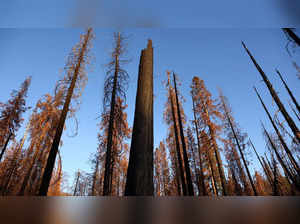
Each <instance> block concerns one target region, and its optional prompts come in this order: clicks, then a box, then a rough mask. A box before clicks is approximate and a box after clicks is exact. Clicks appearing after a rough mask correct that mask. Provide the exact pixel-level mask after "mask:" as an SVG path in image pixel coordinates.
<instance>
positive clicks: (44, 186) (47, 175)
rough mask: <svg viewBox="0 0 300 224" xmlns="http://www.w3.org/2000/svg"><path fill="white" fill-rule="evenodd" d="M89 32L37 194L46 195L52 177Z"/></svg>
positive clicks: (87, 35)
mask: <svg viewBox="0 0 300 224" xmlns="http://www.w3.org/2000/svg"><path fill="white" fill-rule="evenodd" d="M91 32H92V29H88V32H87V34H86V36H85V39H84V43H83V45H82V48H81V50H80V54H79V58H78V61H77V63H76V67H75V70H74V74H73V77H72V81H71V84H70V87H69V89H68V93H67V97H66V101H65V104H64V107H63V110H62V112H61V115H60V119H59V123H58V126H57V129H56V133H55V136H54V139H53V142H52V146H51V149H50V152H49V156H48V160H47V165H46V168H45V170H44V174H43V178H42V183H41V186H40V189H39V193H38V195H39V196H47V192H48V188H49V184H50V180H51V177H52V171H53V169H54V165H55V159H56V155H57V152H58V147H59V142H60V139H61V135H62V132H63V128H64V125H65V121H66V117H67V113H68V111H69V105H70V102H71V98H72V95H73V91H74V88H75V85H76V81H77V78H78V75H79V72H80V69H81V64H82V63H83V60H84V55H85V53H86V49H87V45H88V41H89V39H90V35H91Z"/></svg>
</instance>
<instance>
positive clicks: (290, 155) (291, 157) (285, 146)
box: [254, 87, 300, 177]
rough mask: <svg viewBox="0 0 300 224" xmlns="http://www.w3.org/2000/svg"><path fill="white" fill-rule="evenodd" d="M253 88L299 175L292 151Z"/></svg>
mask: <svg viewBox="0 0 300 224" xmlns="http://www.w3.org/2000/svg"><path fill="white" fill-rule="evenodd" d="M254 90H255V92H256V95H257V96H258V98H259V100H260V102H261V104H262V106H263V108H264V110H265V112H266V113H267V115H268V118H269V120H270V121H271V123H272V126H273V128H274V129H275V132H276V134H277V136H278V138H279V140H280V143H281V145H282V146H283V148H284V150H285V152H286V153H287V155H288V158H289V159H290V161H291V163H292V164H293V166H294V168H295V170H296V172H297V174H298V176H299V177H300V168H299V165H298V163H297V161H296V160H295V158H294V156H293V155H292V152H291V151H290V149H289V148H288V146H287V144H286V143H285V141H284V139H283V137H282V135H281V134H280V132H279V130H278V128H277V126H276V125H275V123H274V121H273V119H272V117H271V115H270V113H269V111H268V109H267V107H266V106H265V104H264V102H263V100H262V98H261V96H260V95H259V93H258V92H257V90H256V88H255V87H254Z"/></svg>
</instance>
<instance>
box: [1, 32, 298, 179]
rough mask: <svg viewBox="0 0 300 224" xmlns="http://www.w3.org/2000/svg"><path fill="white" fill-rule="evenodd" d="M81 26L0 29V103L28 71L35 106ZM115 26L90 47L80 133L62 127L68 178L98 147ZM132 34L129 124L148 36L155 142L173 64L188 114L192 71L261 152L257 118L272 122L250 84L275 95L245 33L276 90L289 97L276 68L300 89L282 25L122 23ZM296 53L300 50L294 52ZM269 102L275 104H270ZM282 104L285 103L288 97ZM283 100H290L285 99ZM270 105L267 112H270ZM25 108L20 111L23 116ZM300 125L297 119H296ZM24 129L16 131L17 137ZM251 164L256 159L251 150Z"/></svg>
mask: <svg viewBox="0 0 300 224" xmlns="http://www.w3.org/2000/svg"><path fill="white" fill-rule="evenodd" d="M83 32H84V29H71V28H65V29H46V28H45V29H4V28H3V29H0V36H1V41H0V49H1V51H0V76H1V77H2V80H3V81H2V82H1V88H0V102H5V101H7V100H8V98H9V94H10V92H11V90H12V89H16V88H19V86H20V84H21V82H22V81H23V80H24V79H25V78H26V77H27V76H28V75H31V76H32V84H31V86H30V89H29V93H28V98H27V105H29V106H34V105H35V103H36V101H37V100H38V99H39V98H40V97H41V96H42V95H43V94H45V93H49V92H50V93H53V89H54V85H55V82H56V81H57V80H58V78H59V70H60V69H62V68H63V67H64V63H65V60H66V57H67V55H68V53H69V52H70V50H71V48H72V47H73V46H74V44H76V43H77V42H78V40H79V35H80V34H81V33H83ZM113 32H114V30H113V29H104V28H96V29H95V35H96V38H95V40H94V41H93V45H94V47H93V49H92V53H93V55H94V57H95V60H94V61H93V69H92V71H91V72H89V73H88V78H89V81H88V84H87V86H86V88H85V90H84V93H83V96H82V102H83V103H82V104H81V107H80V110H79V111H78V112H77V114H76V116H77V119H78V121H79V133H78V135H77V136H76V137H74V138H70V137H68V136H67V135H66V134H72V129H74V125H73V123H72V122H71V121H69V122H68V123H67V125H68V130H67V131H66V132H65V133H64V134H63V138H62V140H63V142H64V144H63V146H62V148H61V153H62V159H63V168H64V171H66V172H67V173H68V174H69V176H70V177H71V178H72V177H73V174H74V172H75V171H76V170H77V169H78V168H79V169H83V170H86V171H89V169H90V165H89V164H88V158H89V155H90V154H91V153H93V152H95V151H96V148H97V132H98V128H97V124H98V123H99V120H97V119H96V118H97V117H98V116H99V115H100V113H101V111H102V96H103V82H104V77H105V67H104V64H105V63H107V62H108V60H109V51H110V50H111V46H112V37H113ZM123 32H124V34H125V35H129V36H130V39H129V42H128V45H129V48H128V58H131V59H132V61H131V63H130V64H128V65H126V66H125V69H126V70H127V71H128V73H129V75H130V85H129V89H128V94H127V103H128V104H129V106H128V109H127V113H128V121H129V123H130V126H132V123H133V116H134V109H135V108H134V102H135V96H136V84H137V74H138V63H139V56H140V51H141V49H143V48H145V47H146V44H147V39H148V38H151V39H152V41H153V47H154V81H155V85H154V94H155V101H154V130H155V133H154V141H155V146H157V145H158V144H159V141H161V140H162V139H163V138H165V136H166V133H167V127H166V126H165V124H164V122H163V111H164V104H165V102H166V91H165V88H164V86H163V85H162V81H163V80H165V79H166V73H165V71H166V70H167V69H169V70H174V71H175V72H176V73H177V74H178V75H179V78H180V80H181V82H182V85H181V86H180V87H179V89H180V91H181V93H182V94H183V96H184V97H185V99H186V102H185V103H184V108H185V113H186V115H187V117H188V119H189V120H190V119H192V114H191V112H192V111H191V108H192V105H191V97H190V88H189V87H190V85H191V81H192V78H193V76H195V75H197V76H199V77H200V78H201V79H203V80H204V81H205V84H206V86H207V88H208V89H209V90H210V91H211V93H212V95H213V97H217V96H218V92H217V87H220V88H221V89H222V90H223V93H224V95H226V96H227V97H228V99H229V102H230V104H231V106H232V109H233V113H234V117H235V118H236V121H237V122H239V124H240V126H241V127H242V129H243V130H244V131H246V132H247V133H248V134H249V137H250V138H251V139H252V141H253V143H254V144H255V146H256V147H257V150H258V151H259V153H260V154H262V153H263V152H264V150H265V149H264V148H265V147H264V145H265V143H264V140H263V138H262V134H261V127H260V123H259V122H260V120H262V121H263V122H264V124H266V126H267V127H268V129H269V130H271V126H270V125H269V121H268V120H267V117H266V115H265V113H264V111H263V108H262V107H261V105H260V103H259V101H258V99H257V97H256V95H255V93H254V91H253V89H252V86H253V85H255V86H256V87H257V88H258V90H259V92H260V93H261V95H262V96H263V99H264V100H265V103H266V104H267V105H268V106H269V108H271V107H272V100H271V97H270V95H269V93H268V92H267V88H266V86H265V84H264V83H263V82H261V81H260V80H261V79H260V76H259V74H258V72H257V71H256V69H255V67H254V66H253V64H252V62H251V61H250V58H249V57H248V55H247V54H246V52H245V51H244V49H243V48H242V45H241V40H243V41H244V42H245V43H246V45H247V46H248V48H249V50H250V51H251V52H252V53H253V55H254V57H255V58H256V59H257V61H258V63H260V65H261V66H262V67H263V69H264V71H265V72H266V74H267V75H268V77H269V79H270V80H271V82H272V83H273V86H274V87H275V88H276V90H277V91H278V92H279V95H280V97H281V99H282V100H283V102H285V103H287V102H288V100H290V99H289V97H288V95H287V93H286V91H285V89H284V88H283V86H282V84H281V82H280V80H279V78H278V77H277V76H276V74H275V71H274V69H275V68H277V69H279V71H281V73H282V75H283V76H284V78H285V80H286V81H287V83H288V85H289V87H290V88H291V89H292V91H293V92H294V94H295V96H296V98H297V99H298V96H299V93H300V92H299V80H298V79H297V77H296V70H295V69H294V67H293V66H292V59H293V60H297V61H299V56H298V57H294V58H291V57H290V56H289V55H288V53H287V52H286V49H285V45H286V38H285V36H284V34H283V33H282V31H281V30H280V29H162V28H151V29H138V28H135V29H123ZM298 55H299V54H298ZM273 105H274V104H273ZM286 105H287V104H286ZM287 106H288V105H287ZM274 108H276V107H275V105H274V106H273V109H271V111H272V112H274ZM28 115H29V113H26V115H25V118H26V120H25V123H23V126H24V125H25V124H26V122H27V118H28ZM298 124H299V123H298ZM22 134H23V129H21V130H20V132H19V135H18V137H19V138H20V137H21V136H22ZM252 158H253V161H254V164H253V165H254V166H257V165H258V164H257V162H256V158H255V157H252Z"/></svg>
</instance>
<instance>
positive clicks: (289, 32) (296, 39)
mask: <svg viewBox="0 0 300 224" xmlns="http://www.w3.org/2000/svg"><path fill="white" fill-rule="evenodd" d="M282 30H283V32H284V33H285V34H286V35H287V36H288V37H289V38H290V39H292V40H293V41H294V42H295V43H296V44H297V45H298V46H300V38H299V37H298V36H297V34H296V33H295V32H294V31H293V30H292V29H291V28H282Z"/></svg>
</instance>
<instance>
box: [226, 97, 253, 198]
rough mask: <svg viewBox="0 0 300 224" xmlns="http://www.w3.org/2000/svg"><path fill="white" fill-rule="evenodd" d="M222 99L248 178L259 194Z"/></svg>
mask: <svg viewBox="0 0 300 224" xmlns="http://www.w3.org/2000/svg"><path fill="white" fill-rule="evenodd" d="M221 100H222V104H223V107H224V111H225V116H226V118H227V120H228V122H229V125H230V128H231V131H232V133H233V136H234V139H235V141H236V144H237V147H238V149H239V152H240V155H241V157H242V160H243V164H244V166H245V168H246V172H247V175H248V178H249V181H250V184H251V187H252V190H253V192H254V195H255V196H257V190H256V188H255V185H254V182H253V179H252V176H251V174H250V171H249V168H248V165H247V162H246V159H245V157H244V153H243V151H242V148H241V146H240V142H239V140H238V138H237V135H236V132H235V130H234V127H233V124H232V122H231V119H230V117H229V114H228V111H227V108H226V105H225V102H224V100H223V98H222V97H221Z"/></svg>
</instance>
